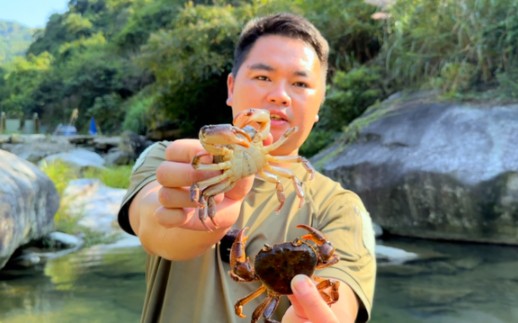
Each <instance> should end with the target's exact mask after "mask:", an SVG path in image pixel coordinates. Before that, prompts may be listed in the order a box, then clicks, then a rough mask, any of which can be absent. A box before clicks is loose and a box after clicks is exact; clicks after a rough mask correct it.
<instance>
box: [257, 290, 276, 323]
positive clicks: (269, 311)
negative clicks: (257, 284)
mask: <svg viewBox="0 0 518 323" xmlns="http://www.w3.org/2000/svg"><path fill="white" fill-rule="evenodd" d="M278 305H279V296H276V295H268V297H267V298H266V299H265V300H264V301H263V302H262V303H261V304H260V305H259V306H258V307H257V308H256V309H255V311H254V313H253V314H252V320H251V321H250V322H252V323H255V322H257V321H258V320H259V317H261V315H262V316H263V317H264V321H265V322H267V323H279V322H278V321H275V320H272V318H271V317H272V315H273V312H275V309H276V308H277V306H278Z"/></svg>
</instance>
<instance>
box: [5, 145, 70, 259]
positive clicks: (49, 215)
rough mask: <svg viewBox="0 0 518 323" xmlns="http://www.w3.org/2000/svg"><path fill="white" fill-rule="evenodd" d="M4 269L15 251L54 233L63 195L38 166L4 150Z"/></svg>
mask: <svg viewBox="0 0 518 323" xmlns="http://www.w3.org/2000/svg"><path fill="white" fill-rule="evenodd" d="M0 160H1V161H2V162H1V163H0V183H2V185H0V268H2V267H3V266H4V265H5V263H6V262H7V260H8V259H9V258H10V257H11V255H12V254H13V253H14V251H15V250H16V249H17V248H18V247H20V246H21V245H24V244H26V243H28V242H30V241H32V240H35V239H38V238H41V237H42V236H44V235H46V234H48V233H50V232H51V231H52V230H53V225H54V222H53V219H54V214H55V213H56V211H57V209H58V207H59V200H60V199H59V195H58V193H57V191H56V188H55V187H54V184H53V183H52V181H51V180H50V179H49V178H48V177H47V176H46V175H45V174H44V173H43V172H42V171H41V170H39V169H38V168H37V167H36V166H35V165H34V164H32V163H30V162H28V161H26V160H24V159H22V158H19V157H17V156H15V155H13V154H11V153H9V152H7V151H4V150H0Z"/></svg>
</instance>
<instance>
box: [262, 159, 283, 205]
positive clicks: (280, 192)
mask: <svg viewBox="0 0 518 323" xmlns="http://www.w3.org/2000/svg"><path fill="white" fill-rule="evenodd" d="M265 168H266V167H265ZM257 176H258V177H260V178H262V179H263V180H265V181H266V182H269V183H274V184H275V190H276V192H277V199H278V200H279V202H280V203H279V206H278V207H277V209H276V210H275V211H276V212H278V211H279V210H280V209H282V206H283V205H284V202H285V201H286V196H285V195H284V186H282V183H281V182H280V181H279V178H277V176H275V175H273V174H270V173H268V172H265V171H262V170H261V171H259V172H258V173H257Z"/></svg>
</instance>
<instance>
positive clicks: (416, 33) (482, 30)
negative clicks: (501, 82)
mask: <svg viewBox="0 0 518 323" xmlns="http://www.w3.org/2000/svg"><path fill="white" fill-rule="evenodd" d="M517 10H518V2H516V1H514V0H465V1H457V0H430V1H429V0H401V1H399V0H398V1H397V2H396V3H395V5H394V6H393V7H392V8H391V9H390V14H391V16H392V18H391V19H390V20H389V21H388V25H387V29H386V30H387V38H386V40H385V47H384V50H383V52H382V54H381V55H380V57H379V59H380V61H381V62H383V63H384V64H385V67H386V70H387V73H388V75H389V77H390V81H391V82H394V83H395V84H397V86H398V87H399V88H402V87H415V86H417V87H427V88H429V87H434V88H440V89H442V90H444V91H445V92H450V93H451V92H462V91H466V90H484V89H487V88H488V87H494V86H495V85H496V84H497V81H498V79H497V77H496V75H498V74H502V73H506V72H507V71H509V70H510V69H511V68H512V66H511V65H510V64H511V62H516V61H517V60H516V58H517V56H518V52H517V51H516V43H517V41H518V16H517V15H516V14H515V13H516V12H517Z"/></svg>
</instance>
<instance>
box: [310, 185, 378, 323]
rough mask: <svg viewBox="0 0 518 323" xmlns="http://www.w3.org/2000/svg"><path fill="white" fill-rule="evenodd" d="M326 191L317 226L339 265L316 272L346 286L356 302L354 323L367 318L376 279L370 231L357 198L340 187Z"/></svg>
mask: <svg viewBox="0 0 518 323" xmlns="http://www.w3.org/2000/svg"><path fill="white" fill-rule="evenodd" d="M335 185H337V187H335V188H334V189H332V190H329V191H328V192H329V195H327V196H325V198H323V199H322V201H324V202H323V203H321V204H320V209H319V210H318V213H319V216H318V220H317V221H318V223H315V224H314V225H315V227H317V228H321V229H322V232H323V233H324V235H325V236H326V238H327V239H328V240H329V241H331V243H332V244H333V246H334V247H335V250H336V251H335V252H336V253H337V254H338V256H339V258H340V261H339V262H338V263H337V264H336V265H334V266H331V267H328V268H324V269H322V270H321V271H319V273H318V275H319V276H322V277H333V278H335V279H339V280H341V281H343V282H345V283H347V284H348V285H349V286H350V287H351V288H352V290H353V291H354V292H355V294H356V295H357V297H358V299H359V300H360V303H361V305H360V310H359V313H358V318H357V322H366V321H368V320H369V318H370V312H371V308H372V302H373V297H374V287H375V278H376V255H375V238H374V229H373V226H372V221H371V218H370V215H369V213H368V212H367V210H366V208H365V206H364V204H363V202H362V201H361V199H360V197H359V196H358V195H357V194H356V193H354V192H352V191H348V190H344V189H343V188H341V187H340V184H338V183H335Z"/></svg>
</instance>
